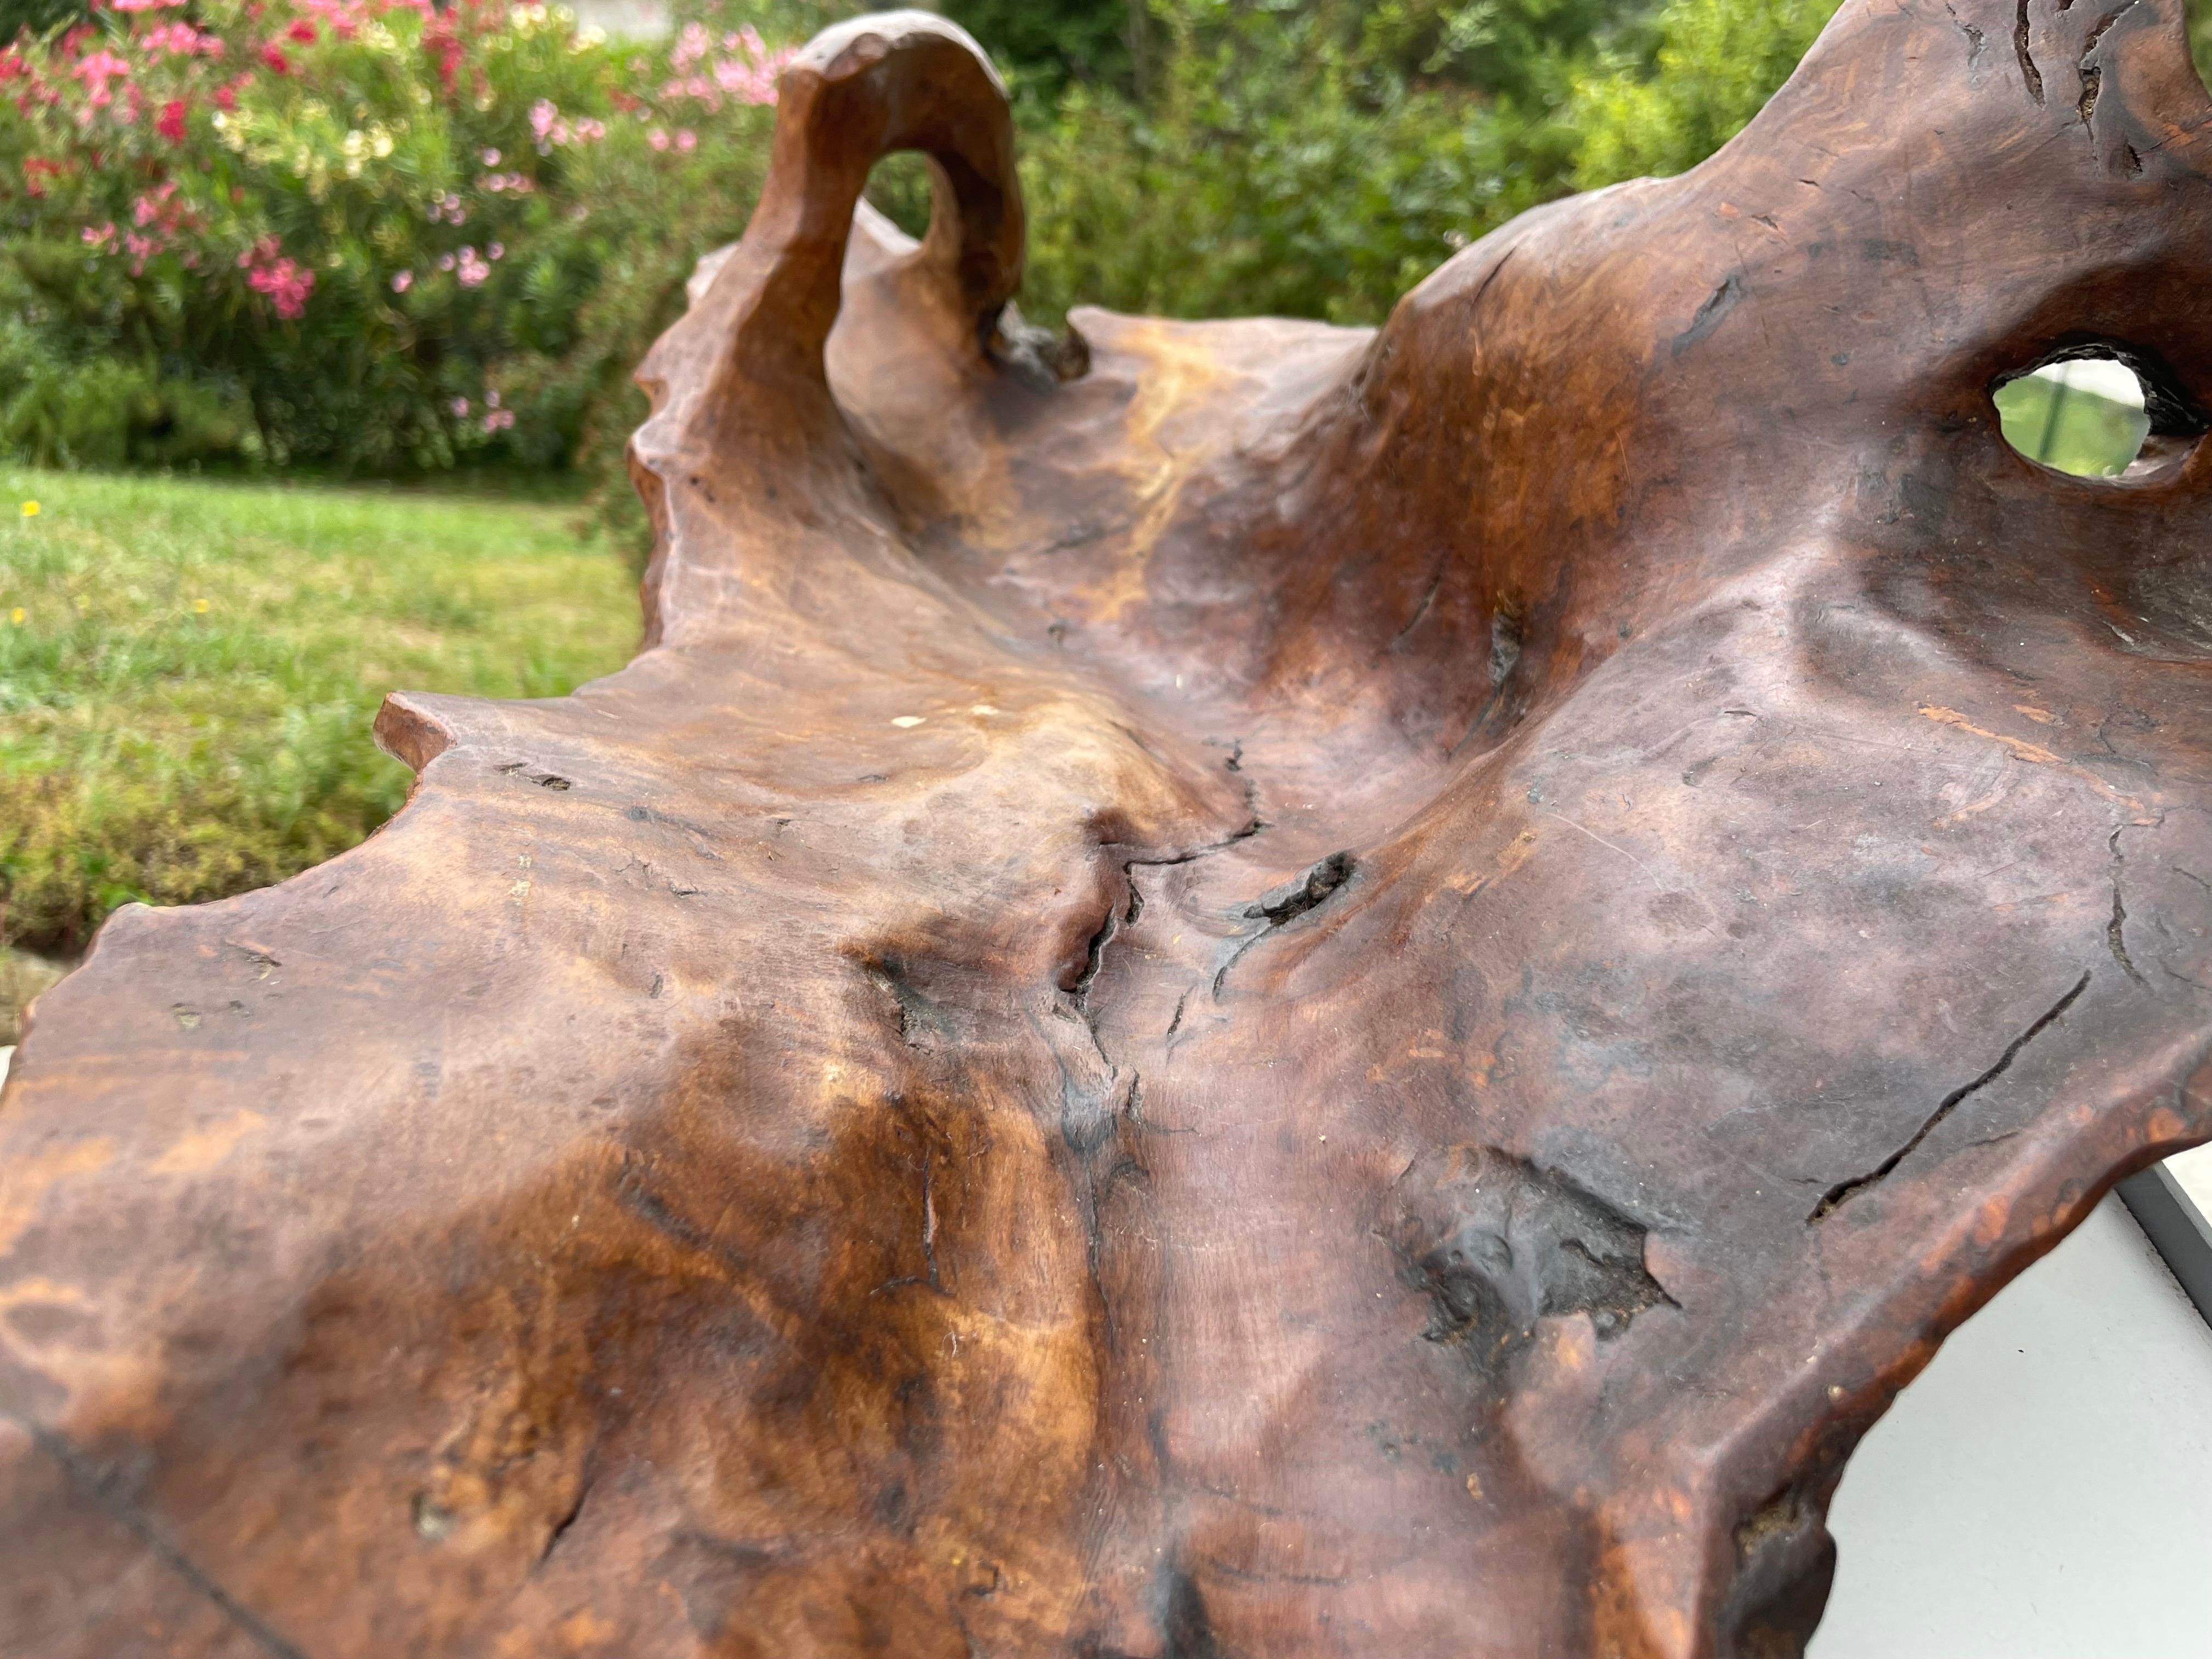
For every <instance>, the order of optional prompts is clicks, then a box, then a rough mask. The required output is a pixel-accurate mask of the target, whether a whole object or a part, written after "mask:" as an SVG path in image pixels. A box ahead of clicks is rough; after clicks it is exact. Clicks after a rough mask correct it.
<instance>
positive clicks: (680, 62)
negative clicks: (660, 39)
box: [668, 22, 707, 70]
mask: <svg viewBox="0 0 2212 1659" xmlns="http://www.w3.org/2000/svg"><path fill="white" fill-rule="evenodd" d="M706 55H707V29H706V26H705V25H704V24H702V23H696V22H694V23H686V24H685V25H684V32H683V33H681V34H679V35H678V36H677V37H676V49H675V50H674V51H673V52H670V53H669V54H668V66H669V68H671V69H678V70H686V69H690V67H691V65H692V64H696V63H697V62H698V61H699V60H700V59H701V58H704V57H705V56H706Z"/></svg>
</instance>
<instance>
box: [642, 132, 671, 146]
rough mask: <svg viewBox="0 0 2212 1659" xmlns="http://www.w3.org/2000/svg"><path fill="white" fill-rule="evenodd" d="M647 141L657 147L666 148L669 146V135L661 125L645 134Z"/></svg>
mask: <svg viewBox="0 0 2212 1659" xmlns="http://www.w3.org/2000/svg"><path fill="white" fill-rule="evenodd" d="M645 142H646V143H648V144H651V145H652V146H653V149H667V148H668V135H667V134H666V133H665V132H663V131H661V130H660V129H659V127H655V128H653V131H651V132H648V133H647V134H646V135H645Z"/></svg>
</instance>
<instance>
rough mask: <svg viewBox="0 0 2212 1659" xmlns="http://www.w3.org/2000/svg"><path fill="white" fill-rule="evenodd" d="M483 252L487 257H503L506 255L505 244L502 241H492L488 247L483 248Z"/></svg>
mask: <svg viewBox="0 0 2212 1659" xmlns="http://www.w3.org/2000/svg"><path fill="white" fill-rule="evenodd" d="M484 253H485V255H486V257H488V258H494V259H499V258H505V257H506V255H507V244H506V243H504V242H494V243H493V244H492V245H491V246H489V247H488V248H486V249H485V250H484Z"/></svg>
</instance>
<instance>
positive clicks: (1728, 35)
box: [1564, 0, 1837, 190]
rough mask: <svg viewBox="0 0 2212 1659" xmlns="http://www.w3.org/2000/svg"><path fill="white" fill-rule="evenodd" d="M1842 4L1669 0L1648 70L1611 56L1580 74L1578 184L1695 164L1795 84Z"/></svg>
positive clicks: (1575, 101) (1573, 105) (1570, 120)
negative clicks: (1788, 83) (1794, 76)
mask: <svg viewBox="0 0 2212 1659" xmlns="http://www.w3.org/2000/svg"><path fill="white" fill-rule="evenodd" d="M1836 4H1837V0H1669V3H1668V5H1667V6H1666V7H1665V8H1664V9H1662V11H1661V12H1660V13H1659V14H1658V16H1657V17H1656V20H1655V30H1654V32H1655V33H1656V39H1657V45H1656V51H1654V52H1652V53H1651V56H1650V65H1649V67H1648V68H1647V67H1645V65H1644V64H1641V63H1638V62H1636V61H1633V60H1626V61H1625V60H1623V59H1622V58H1618V57H1607V58H1601V60H1600V61H1599V62H1597V63H1596V64H1592V65H1591V66H1589V67H1588V68H1586V69H1585V70H1583V71H1581V72H1580V73H1578V74H1577V76H1575V81H1574V93H1573V96H1572V99H1571V101H1570V103H1569V104H1568V106H1567V108H1566V110H1565V116H1564V118H1565V123H1566V125H1567V126H1568V127H1569V128H1571V130H1572V131H1574V133H1575V135H1576V137H1577V147H1578V153H1577V156H1576V158H1575V167H1574V174H1573V181H1574V184H1575V185H1576V187H1577V188H1578V189H1583V190H1589V189H1595V187H1597V186H1598V185H1609V184H1613V183H1614V182H1616V181H1618V180H1620V179H1634V178H1638V177H1639V176H1642V175H1644V174H1647V173H1649V174H1663V173H1680V172H1682V171H1683V170H1684V169H1686V168H1688V167H1694V166H1696V165H1697V164H1698V163H1699V161H1703V160H1705V157H1706V156H1708V155H1711V154H1712V153H1713V151H1715V150H1716V149H1719V148H1720V147H1721V145H1723V143H1727V142H1728V141H1729V139H1730V138H1732V137H1735V135H1736V133H1737V132H1738V131H1741V129H1742V127H1743V126H1744V125H1745V124H1746V123H1747V122H1748V121H1749V120H1750V119H1751V118H1752V117H1753V116H1754V115H1756V114H1758V113H1759V110H1760V108H1761V107H1762V106H1764V105H1765V102H1766V100H1767V99H1768V98H1770V97H1771V96H1772V95H1773V93H1774V90H1775V88H1778V87H1779V86H1780V85H1781V84H1782V83H1783V82H1784V81H1785V80H1787V79H1789V77H1790V71H1791V70H1794V69H1796V67H1797V63H1798V60H1799V59H1800V58H1802V57H1803V56H1804V55H1805V52H1806V49H1807V48H1808V46H1811V45H1812V44H1813V41H1814V39H1815V38H1816V37H1817V36H1818V35H1819V34H1820V30H1821V29H1822V28H1823V27H1825V26H1826V23H1827V21H1828V18H1829V16H1830V15H1831V14H1832V13H1833V12H1834V10H1835V9H1836Z"/></svg>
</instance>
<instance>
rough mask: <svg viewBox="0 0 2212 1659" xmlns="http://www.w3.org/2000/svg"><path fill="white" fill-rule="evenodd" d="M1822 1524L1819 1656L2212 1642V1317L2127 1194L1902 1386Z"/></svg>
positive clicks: (2118, 1653)
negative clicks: (1828, 1586)
mask: <svg viewBox="0 0 2212 1659" xmlns="http://www.w3.org/2000/svg"><path fill="white" fill-rule="evenodd" d="M1828 1527H1829V1530H1830V1531H1831V1532H1832V1533H1833V1534H1835V1537H1836V1544H1837V1557H1838V1559H1837V1566H1836V1583H1835V1590H1834V1593H1833V1595H1832V1596H1831V1597H1830V1598H1829V1602H1828V1611H1827V1615H1826V1618H1824V1619H1823V1620H1822V1621H1821V1624H1820V1630H1819V1631H1818V1632H1816V1633H1815V1634H1814V1638H1813V1642H1812V1645H1811V1647H1810V1649H1809V1650H1808V1659H2212V1327H2207V1326H2206V1324H2205V1323H2204V1322H2203V1319H2202V1318H2201V1317H2200V1316H2198V1314H2197V1310H2196V1309H2195V1307H2194V1306H2193V1305H2191V1303H2190V1301H2189V1299H2188V1298H2187V1297H2185V1296H2184V1295H2183V1294H2182V1291H2181V1287H2180V1286H2179V1285H2177V1284H2175V1283H2174V1281H2173V1276H2172V1274H2171V1273H2168V1272H2167V1271H2166V1264H2165V1263H2164V1262H2163V1261H2160V1259H2159V1256H2158V1254H2157V1252H2156V1251H2154V1250H2153V1249H2151V1247H2150V1243H2149V1241H2148V1239H2146V1238H2145V1237H2143V1236H2142V1230H2141V1229H2139V1228H2138V1227H2137V1226H2136V1224H2135V1220H2134V1218H2133V1217H2131V1216H2130V1215H2129V1214H2128V1212H2127V1211H2126V1209H2125V1208H2124V1207H2123V1206H2122V1205H2121V1204H2120V1202H2119V1200H2118V1199H2115V1198H2107V1199H2106V1200H2105V1201H2104V1203H2102V1204H2101V1205H2100V1206H2098V1207H2097V1209H2096V1211H2095V1212H2093V1214H2092V1215H2091V1216H2090V1217H2089V1218H2088V1220H2087V1221H2086V1222H2084V1223H2083V1224H2082V1225H2081V1227H2080V1228H2079V1229H2078V1230H2077V1231H2075V1233H2074V1235H2073V1237H2070V1238H2069V1239H2068V1240H2067V1241H2066V1242H2065V1243H2063V1244H2061V1245H2060V1246H2059V1247H2058V1248H2057V1249H2056V1250H2054V1251H2052V1252H2051V1255H2048V1256H2046V1257H2045V1258H2044V1259H2043V1260H2042V1261H2039V1262H2038V1263H2037V1264H2036V1265H2035V1266H2034V1267H2031V1268H2029V1269H2028V1270H2027V1273H2023V1274H2022V1275H2021V1277H2020V1278H2019V1279H2015V1280H2014V1281H2013V1283H2012V1284H2010V1285H2007V1286H2006V1287H2005V1289H2004V1290H2003V1291H2001V1292H1999V1294H1998V1295H1997V1297H1996V1300H1994V1301H1992V1302H1991V1303H1990V1304H1989V1306H1988V1307H1986V1308H1984V1309H1983V1310H1982V1311H1981V1312H1980V1313H1978V1314H1977V1315H1975V1316H1974V1317H1973V1318H1972V1319H1970V1320H1968V1321H1967V1322H1966V1324H1965V1325H1964V1326H1962V1327H1960V1329H1959V1330H1958V1331H1957V1332H1955V1333H1954V1334H1953V1335H1952V1337H1951V1339H1950V1340H1948V1342H1946V1343H1945V1344H1944V1345H1943V1347H1942V1351H1941V1352H1939V1353H1937V1355H1936V1358H1935V1360H1934V1362H1933V1363H1932V1364H1929V1367H1928V1369H1927V1370H1924V1371H1923V1372H1922V1373H1921V1374H1920V1376H1918V1378H1917V1379H1916V1380H1915V1381H1914V1382H1913V1383H1912V1385H1911V1387H1910V1388H1908V1389H1905V1392H1904V1393H1903V1394H1901V1395H1899V1396H1898V1400H1897V1403H1896V1404H1895V1405H1894V1406H1893V1407H1891V1408H1890V1411H1889V1414H1888V1415H1887V1416H1886V1417H1885V1418H1883V1419H1882V1420H1881V1422H1879V1423H1877V1424H1876V1425H1875V1427H1874V1431H1873V1432H1871V1433H1870V1434H1869V1435H1868V1436H1867V1437H1866V1439H1865V1440H1864V1441H1863V1443H1861V1444H1860V1447H1859V1449H1858V1451H1857V1455H1854V1456H1853V1458H1852V1459H1851V1462H1850V1467H1849V1468H1847V1469H1846V1470H1845V1471H1844V1480H1843V1485H1842V1486H1841V1487H1840V1488H1839V1489H1838V1492H1837V1493H1836V1501H1835V1504H1834V1506H1833V1508H1832V1510H1830V1513H1829V1519H1828Z"/></svg>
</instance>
